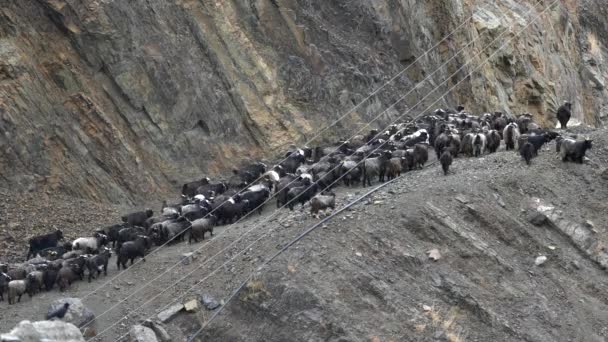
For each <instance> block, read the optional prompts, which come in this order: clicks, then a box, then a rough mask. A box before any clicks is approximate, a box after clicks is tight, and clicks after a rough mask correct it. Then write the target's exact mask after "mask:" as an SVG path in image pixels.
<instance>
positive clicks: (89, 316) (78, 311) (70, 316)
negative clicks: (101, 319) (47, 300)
mask: <svg viewBox="0 0 608 342" xmlns="http://www.w3.org/2000/svg"><path fill="white" fill-rule="evenodd" d="M66 302H67V303H70V307H69V309H68V312H66V314H65V316H63V318H62V319H61V320H62V321H64V322H68V323H72V324H74V325H75V326H77V327H78V328H83V327H84V326H85V324H87V323H89V322H93V323H91V324H88V325H87V327H90V326H93V325H94V324H95V314H94V313H93V311H91V310H90V309H89V308H87V307H86V306H84V304H83V303H82V301H81V300H80V299H78V298H62V299H58V300H56V301H54V302H53V303H51V306H50V307H49V310H48V312H49V313H51V312H53V311H55V310H57V309H59V308H61V307H62V306H63V304H64V303H66Z"/></svg>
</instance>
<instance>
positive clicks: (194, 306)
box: [184, 299, 198, 312]
mask: <svg viewBox="0 0 608 342" xmlns="http://www.w3.org/2000/svg"><path fill="white" fill-rule="evenodd" d="M184 309H185V310H186V311H188V312H196V311H198V301H197V300H196V299H192V300H190V301H188V302H186V303H185V304H184Z"/></svg>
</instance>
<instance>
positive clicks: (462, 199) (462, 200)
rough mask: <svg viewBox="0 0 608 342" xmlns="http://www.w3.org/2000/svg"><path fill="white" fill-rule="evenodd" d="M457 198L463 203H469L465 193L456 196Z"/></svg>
mask: <svg viewBox="0 0 608 342" xmlns="http://www.w3.org/2000/svg"><path fill="white" fill-rule="evenodd" d="M456 200H457V201H458V202H460V203H462V204H467V203H469V200H468V198H467V197H466V196H465V195H462V194H460V195H458V196H456Z"/></svg>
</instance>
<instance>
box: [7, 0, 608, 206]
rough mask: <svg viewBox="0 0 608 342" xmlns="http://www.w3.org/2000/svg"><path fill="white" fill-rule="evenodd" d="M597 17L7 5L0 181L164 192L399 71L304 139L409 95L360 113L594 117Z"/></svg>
mask: <svg viewBox="0 0 608 342" xmlns="http://www.w3.org/2000/svg"><path fill="white" fill-rule="evenodd" d="M551 4H553V5H552V6H550V5H551ZM606 12H607V10H606V8H605V6H603V5H602V1H601V0H583V1H572V0H560V1H557V2H553V1H547V0H540V2H536V1H528V0H526V1H515V0H501V1H490V0H487V1H486V0H479V1H474V0H450V1H444V0H430V1H429V0H373V1H369V0H355V1H352V0H350V1H347V0H336V1H306V0H222V1H207V0H199V1H194V0H176V1H164V0H146V1H144V0H133V1H100V0H35V1H20V0H4V1H2V6H0V133H1V134H0V187H3V188H8V189H10V190H30V191H47V192H62V193H67V194H70V195H75V196H80V197H83V198H88V199H93V200H97V201H103V202H115V203H132V202H133V201H138V200H141V199H145V198H146V196H150V195H151V194H167V193H175V192H176V191H177V189H178V187H179V184H180V183H181V182H183V181H185V180H188V179H191V178H198V177H200V175H201V174H215V173H218V172H220V171H221V170H224V169H225V168H228V167H231V166H234V165H235V164H238V163H239V162H240V161H241V160H242V159H247V158H262V157H268V156H274V155H276V153H277V152H278V151H280V149H281V148H283V147H285V146H286V145H287V144H289V143H291V142H294V141H298V142H303V141H307V140H308V139H310V138H312V137H313V136H315V134H316V133H318V132H319V129H320V128H321V127H324V126H325V125H327V124H329V123H331V122H333V121H335V120H336V119H338V118H339V117H340V116H341V115H342V114H344V113H346V112H347V111H348V110H349V109H351V108H352V107H353V106H354V105H355V104H357V103H359V102H360V101H361V100H363V99H365V98H366V97H367V95H368V94H369V93H370V92H371V91H372V90H374V89H377V88H378V87H380V86H381V85H383V84H384V83H385V82H387V81H389V80H390V79H391V77H393V75H395V74H397V73H398V72H399V71H401V70H403V68H404V67H406V66H409V67H408V69H407V70H406V71H405V72H403V73H402V74H401V75H400V76H399V77H398V78H397V79H396V80H394V81H393V82H391V83H390V84H389V85H388V86H387V87H385V88H384V89H383V90H382V91H380V92H378V93H377V94H375V95H374V96H372V97H371V98H370V99H369V100H368V101H366V102H365V103H364V104H362V105H361V106H359V107H357V108H356V109H355V110H354V111H352V113H350V114H349V115H348V116H347V118H346V120H343V121H341V122H340V123H339V124H338V125H337V126H336V127H334V128H332V129H331V130H328V131H327V132H324V133H323V134H322V136H321V137H320V138H318V139H317V140H316V141H315V142H313V144H314V143H318V142H320V141H322V140H335V139H337V138H338V137H343V136H346V134H348V133H351V134H352V133H353V132H354V131H355V130H356V129H357V128H362V127H363V125H364V122H366V121H368V120H371V119H372V118H374V117H375V116H376V115H378V114H379V113H381V112H382V111H384V110H385V109H386V108H387V107H388V106H389V105H390V104H392V103H393V102H394V101H396V100H397V99H398V98H400V97H403V96H404V95H405V98H404V100H403V101H402V102H400V103H399V104H398V105H396V106H394V107H392V108H390V109H389V110H388V111H387V112H386V113H385V114H384V115H383V116H382V118H381V120H379V121H377V122H375V123H373V125H374V126H376V125H379V124H381V123H387V122H388V121H390V120H392V119H395V118H397V117H398V116H399V114H400V113H403V112H404V111H405V110H406V109H412V111H411V113H407V114H406V116H410V117H413V116H414V115H417V114H418V113H420V112H421V111H428V110H427V106H430V107H433V108H434V107H437V106H439V105H444V106H445V105H454V104H456V103H463V104H465V105H466V106H467V107H468V108H469V109H470V110H472V111H475V112H478V111H490V110H503V111H505V112H508V113H511V114H518V113H521V112H524V111H529V112H531V113H533V114H534V115H535V116H536V118H537V119H538V120H539V121H540V122H542V123H544V124H546V125H553V124H554V123H555V121H556V120H555V118H554V114H553V113H554V111H555V109H556V107H557V106H559V104H560V102H561V101H563V100H566V99H568V100H571V101H572V102H574V108H575V109H574V112H575V113H574V116H575V118H576V119H578V120H580V121H583V122H584V123H586V124H589V125H594V126H597V125H600V124H601V119H602V118H604V117H605V116H606V114H607V113H608V107H607V102H608V97H607V96H606V95H607V92H606V90H605V87H604V85H605V76H606V74H607V72H608V69H607V68H608V67H607V63H606V61H605V59H606V58H607V53H606V46H608V24H606V21H605V20H604V18H605V17H606V14H607V13H606ZM471 16H472V19H471V20H469V18H470V17H471ZM529 23H530V25H528V24H529ZM457 28H458V30H457V31H456V32H455V33H454V34H452V35H451V36H450V37H449V39H447V40H445V41H443V42H441V39H442V38H443V37H444V36H446V35H447V34H449V33H450V32H452V30H454V29H457ZM522 30H523V33H522V34H520V35H516V34H517V33H519V32H520V31H522ZM502 44H504V45H505V47H504V49H503V50H501V51H499V52H498V53H496V54H494V52H495V51H496V49H497V48H498V47H499V46H500V45H502ZM436 45H437V47H436V48H435V49H433V50H432V51H430V52H429V53H428V54H425V51H426V50H427V49H429V48H431V47H434V46H436ZM463 48H464V50H463V51H462V52H461V49H463ZM490 56H491V58H490V60H489V62H488V63H486V64H483V65H481V67H479V68H478V65H479V63H481V62H482V61H484V60H485V59H486V58H488V57H490ZM417 59H418V61H416V60H417ZM448 60H449V62H448V63H447V64H446V65H442V64H443V63H444V62H446V61H448ZM414 61H416V62H415V63H414ZM412 63H413V64H412ZM469 74H470V75H469ZM427 77H428V80H425V78H427ZM423 80H425V81H424V82H422V83H421V84H419V85H418V86H417V87H416V88H414V86H415V85H416V84H417V83H418V82H420V81H423ZM446 80H447V82H444V81H446ZM460 81H462V83H461V84H459V85H458V86H457V87H456V88H454V89H453V91H451V92H449V93H447V94H446V95H445V96H443V95H444V93H445V92H446V91H447V90H448V89H450V88H451V87H452V86H454V85H456V84H457V83H458V82H460ZM436 87H438V89H437V91H435V92H433V90H434V89H435V88H436ZM423 98H424V100H423V101H422V103H421V104H420V105H418V106H416V104H417V102H418V101H419V100H421V99H423Z"/></svg>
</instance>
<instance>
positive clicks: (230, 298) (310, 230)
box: [188, 0, 558, 342]
mask: <svg viewBox="0 0 608 342" xmlns="http://www.w3.org/2000/svg"><path fill="white" fill-rule="evenodd" d="M557 1H558V0H554V1H553V2H552V3H551V4H550V5H549V6H547V8H546V9H545V10H543V11H542V12H541V13H540V14H539V16H538V17H540V15H542V14H543V13H544V12H545V11H547V9H549V8H550V7H551V6H553V5H554V4H555V3H557ZM538 17H537V18H538ZM537 18H536V19H537ZM536 19H535V20H533V21H532V22H534V21H536ZM532 22H530V23H529V24H528V25H527V26H526V27H525V28H527V27H528V26H529V25H530V24H531V23H532ZM525 28H524V29H525ZM522 32H523V30H522V31H520V32H519V33H517V34H516V36H518V35H519V34H520V33H522ZM505 44H506V43H505ZM505 44H502V45H501V47H500V48H499V49H498V50H500V49H502V47H503V46H504V45H505ZM482 64H485V62H484V63H482ZM401 177H402V176H399V177H397V178H395V179H393V180H391V181H389V182H386V183H384V184H382V185H380V186H378V187H377V188H375V189H374V190H372V192H374V191H377V190H379V189H381V188H382V187H384V186H386V185H388V184H391V183H393V182H394V181H396V180H397V179H400V178H401ZM368 195H369V193H368V194H365V195H363V196H362V197H360V198H359V199H357V200H356V201H353V202H352V203H351V204H349V205H348V206H346V207H344V208H343V209H342V210H340V211H339V212H336V214H338V213H340V212H342V211H343V210H345V209H347V208H349V207H350V206H352V205H354V204H355V203H356V202H358V201H360V200H361V199H363V198H365V197H366V196H368ZM333 217H335V215H333V214H332V215H331V216H329V217H327V218H325V219H324V220H321V221H320V222H319V223H317V224H315V225H313V226H312V227H310V228H309V229H308V230H306V231H305V232H304V233H302V234H300V235H299V236H297V237H296V238H295V239H294V240H292V241H291V242H290V243H288V244H287V245H285V246H284V247H283V248H282V249H281V250H280V251H278V252H277V253H275V255H273V256H272V257H271V258H270V259H268V260H267V261H265V262H264V263H262V265H261V266H260V267H259V268H258V271H261V270H262V269H263V267H265V266H266V265H268V264H269V263H270V262H272V261H273V260H274V259H276V258H277V257H278V256H279V255H281V254H282V253H284V252H285V251H287V249H289V248H290V247H291V246H293V245H294V244H296V243H297V242H298V241H300V240H301V239H302V238H304V237H305V236H306V235H308V234H310V233H311V232H312V231H314V230H315V229H317V228H318V227H319V226H320V225H321V224H322V223H324V222H327V221H329V220H330V219H331V218H333ZM252 276H253V274H250V275H249V276H248V277H247V279H245V282H243V283H241V285H240V286H239V287H238V288H237V289H236V290H235V291H233V293H232V294H231V295H230V297H228V299H227V300H226V301H225V304H224V305H222V306H221V307H220V308H219V309H218V310H217V311H216V312H214V314H213V315H212V316H211V317H210V318H209V320H207V321H206V322H205V323H204V324H203V325H202V326H201V328H200V329H199V330H197V331H196V332H195V333H194V334H193V335H192V336H191V337H190V338H189V339H188V342H191V341H193V340H194V338H196V336H198V335H199V334H200V333H201V332H202V331H203V330H204V329H205V327H207V326H208V325H209V324H210V323H211V322H212V321H213V320H214V319H215V318H216V317H217V316H218V315H219V314H220V313H221V311H222V310H223V309H224V307H225V306H226V305H227V304H228V303H229V302H230V301H231V300H232V299H233V298H234V297H235V296H236V294H237V293H238V292H239V291H240V290H242V289H243V287H244V286H245V285H246V284H247V282H248V281H249V280H250V279H251V278H252Z"/></svg>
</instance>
